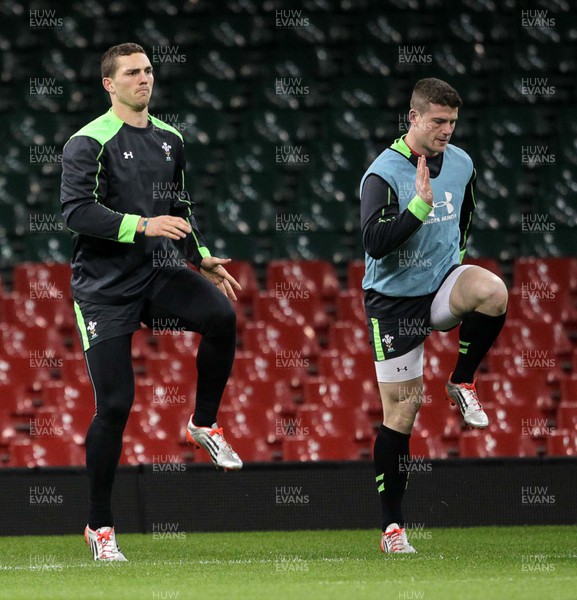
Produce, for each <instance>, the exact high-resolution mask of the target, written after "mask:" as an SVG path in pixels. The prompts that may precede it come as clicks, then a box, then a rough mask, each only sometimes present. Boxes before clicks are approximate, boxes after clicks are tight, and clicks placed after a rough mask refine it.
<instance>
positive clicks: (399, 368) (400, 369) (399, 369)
mask: <svg viewBox="0 0 577 600" xmlns="http://www.w3.org/2000/svg"><path fill="white" fill-rule="evenodd" d="M408 370H409V369H408V368H407V367H403V368H401V367H397V373H400V372H401V371H408Z"/></svg>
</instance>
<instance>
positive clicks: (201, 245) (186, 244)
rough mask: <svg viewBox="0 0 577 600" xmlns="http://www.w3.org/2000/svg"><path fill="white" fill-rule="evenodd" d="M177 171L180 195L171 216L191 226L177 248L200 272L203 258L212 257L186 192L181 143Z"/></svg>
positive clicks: (175, 179)
mask: <svg viewBox="0 0 577 600" xmlns="http://www.w3.org/2000/svg"><path fill="white" fill-rule="evenodd" d="M176 161H177V162H176V170H175V173H174V181H173V182H174V183H175V184H176V186H177V188H176V189H177V190H178V191H179V193H178V194H176V195H173V196H172V203H171V206H170V214H171V215H173V216H176V217H181V218H182V219H184V220H185V221H186V222H187V223H188V224H189V226H190V229H191V231H190V234H189V235H187V236H186V237H185V238H184V239H181V240H178V241H177V243H176V246H177V248H178V249H179V250H180V251H181V252H182V254H183V255H184V256H185V257H186V258H187V259H188V260H190V262H191V263H192V264H193V265H194V266H195V267H196V268H197V269H199V270H200V263H201V262H202V259H203V258H207V257H209V256H211V254H210V250H209V249H208V248H207V247H206V244H205V241H204V238H203V236H202V234H201V233H200V230H199V229H198V225H197V224H196V219H195V218H194V206H195V203H194V202H193V201H192V199H191V198H190V194H189V193H188V192H187V191H186V187H185V184H184V172H185V166H186V165H185V157H184V146H183V144H182V143H181V144H180V148H179V152H178V154H177V157H176Z"/></svg>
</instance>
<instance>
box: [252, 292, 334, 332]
mask: <svg viewBox="0 0 577 600" xmlns="http://www.w3.org/2000/svg"><path fill="white" fill-rule="evenodd" d="M308 293H309V292H308V291H306V292H305V294H308ZM254 317H255V319H257V320H261V321H278V322H281V323H287V324H290V325H299V326H303V325H305V324H309V325H312V327H313V328H314V329H316V330H322V329H326V328H327V327H328V325H329V318H328V316H327V313H326V311H325V309H324V307H323V306H322V304H321V300H320V298H319V297H318V296H316V295H313V294H311V295H307V296H305V297H300V296H299V297H296V298H291V297H290V296H280V297H279V296H278V292H260V293H259V294H258V296H257V297H256V299H255V302H254Z"/></svg>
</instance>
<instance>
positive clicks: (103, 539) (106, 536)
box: [96, 529, 118, 558]
mask: <svg viewBox="0 0 577 600" xmlns="http://www.w3.org/2000/svg"><path fill="white" fill-rule="evenodd" d="M111 536H112V530H111V529H109V530H108V531H103V532H98V533H97V537H96V541H97V542H98V543H99V544H100V543H102V550H101V551H100V555H101V556H102V558H108V554H114V553H115V552H116V551H117V550H118V548H116V547H115V548H108V545H109V544H111V543H112V542H114V546H116V542H115V540H114V538H113V539H110V538H111Z"/></svg>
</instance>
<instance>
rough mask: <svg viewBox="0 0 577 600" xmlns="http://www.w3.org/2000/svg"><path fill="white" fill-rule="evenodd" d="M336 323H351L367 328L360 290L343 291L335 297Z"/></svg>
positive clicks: (362, 296)
mask: <svg viewBox="0 0 577 600" xmlns="http://www.w3.org/2000/svg"><path fill="white" fill-rule="evenodd" d="M337 321H353V322H355V323H358V324H360V325H362V326H363V327H365V330H366V327H367V315H366V313H365V304H364V295H363V293H362V290H343V291H341V292H339V295H338V296H337ZM367 336H368V332H367Z"/></svg>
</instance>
